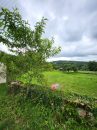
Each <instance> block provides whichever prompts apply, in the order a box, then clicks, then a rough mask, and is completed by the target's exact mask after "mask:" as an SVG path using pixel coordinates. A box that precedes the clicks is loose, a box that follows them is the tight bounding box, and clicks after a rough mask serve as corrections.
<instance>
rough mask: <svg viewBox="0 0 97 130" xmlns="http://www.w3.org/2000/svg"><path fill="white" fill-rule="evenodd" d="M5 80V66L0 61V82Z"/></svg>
mask: <svg viewBox="0 0 97 130" xmlns="http://www.w3.org/2000/svg"><path fill="white" fill-rule="evenodd" d="M5 82H6V67H5V66H4V65H3V64H1V63H0V83H5Z"/></svg>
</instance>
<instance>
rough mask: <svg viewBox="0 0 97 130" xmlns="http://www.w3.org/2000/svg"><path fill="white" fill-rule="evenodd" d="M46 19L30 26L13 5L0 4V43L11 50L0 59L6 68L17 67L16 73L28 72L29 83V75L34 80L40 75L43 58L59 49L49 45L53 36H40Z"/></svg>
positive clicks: (52, 41)
mask: <svg viewBox="0 0 97 130" xmlns="http://www.w3.org/2000/svg"><path fill="white" fill-rule="evenodd" d="M46 20H47V19H45V18H42V20H41V21H40V22H37V23H36V25H35V29H34V30H32V29H31V27H30V25H29V23H28V22H27V21H25V20H22V17H21V15H20V14H19V12H18V10H17V9H14V10H13V11H9V10H8V9H4V8H3V9H2V10H1V12H0V44H1V43H2V44H4V45H6V46H7V47H8V49H9V50H10V52H12V54H11V55H5V56H4V59H5V60H4V61H3V62H4V64H6V66H7V68H9V67H8V66H10V67H12V66H13V68H14V69H13V72H14V73H15V70H16V71H17V70H18V71H19V72H18V74H17V77H18V75H20V74H22V72H25V73H27V72H28V73H29V83H30V82H31V79H32V78H33V77H35V78H36V79H37V80H40V79H42V78H43V75H42V72H43V70H44V64H45V63H46V59H47V58H49V57H50V56H54V55H55V54H57V53H58V52H59V51H60V47H58V48H56V47H53V43H54V39H51V40H50V39H47V38H43V37H42V35H43V33H44V28H45V25H46ZM21 68H22V69H21ZM8 71H9V70H8ZM8 73H10V72H8ZM40 81H41V80H40Z"/></svg>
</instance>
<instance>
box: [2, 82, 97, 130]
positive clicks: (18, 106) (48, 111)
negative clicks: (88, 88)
mask: <svg viewBox="0 0 97 130" xmlns="http://www.w3.org/2000/svg"><path fill="white" fill-rule="evenodd" d="M28 88H29V89H27V90H28V93H27V91H24V90H25V88H22V89H21V91H20V92H19V93H17V94H15V95H14V93H13V94H8V90H7V87H6V85H4V84H2V85H0V92H1V96H0V129H1V130H3V129H5V130H7V129H10V130H11V129H12V130H13V129H14V130H22V129H23V130H38V129H39V130H45V129H47V130H64V129H66V130H71V129H73V130H75V128H76V130H96V129H97V122H96V119H97V114H96V110H97V106H96V105H94V104H95V103H94V102H95V100H96V99H95V98H93V99H91V98H88V97H84V96H83V97H82V96H80V95H78V94H67V95H68V96H67V95H66V96H65V97H64V94H63V93H62V92H59V91H58V92H52V91H51V90H50V89H49V88H43V87H41V86H38V85H33V87H32V90H33V91H34V93H33V92H32V94H31V93H30V95H29V92H31V86H29V87H28ZM23 89H24V90H23ZM33 94H34V95H33ZM31 95H32V96H31ZM63 97H64V98H65V100H66V101H68V100H70V102H68V103H65V102H64V100H63V99H62V98H63ZM69 97H73V98H71V99H72V100H71V99H70V98H69ZM75 99H80V100H82V99H83V101H82V102H83V103H86V102H85V101H86V99H87V102H88V103H86V104H87V105H90V108H91V112H92V113H93V115H90V116H91V117H85V118H83V117H80V116H79V115H78V111H77V109H76V108H77V106H76V105H73V104H71V102H73V101H75Z"/></svg>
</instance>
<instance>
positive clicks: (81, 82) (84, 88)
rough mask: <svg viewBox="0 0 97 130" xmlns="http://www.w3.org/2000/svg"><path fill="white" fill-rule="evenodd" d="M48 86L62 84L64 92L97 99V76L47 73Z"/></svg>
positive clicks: (57, 72) (61, 87)
mask: <svg viewBox="0 0 97 130" xmlns="http://www.w3.org/2000/svg"><path fill="white" fill-rule="evenodd" d="M45 77H46V79H47V81H48V85H49V86H51V84H53V83H58V84H60V89H61V90H62V91H64V92H67V91H69V92H74V93H78V94H82V95H87V96H90V97H96V98H97V74H95V73H94V74H93V73H82V72H81V73H79V72H78V73H73V72H70V73H65V72H60V71H50V72H45Z"/></svg>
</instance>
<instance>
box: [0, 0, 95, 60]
mask: <svg viewBox="0 0 97 130" xmlns="http://www.w3.org/2000/svg"><path fill="white" fill-rule="evenodd" d="M1 7H7V8H9V9H11V10H12V8H15V7H17V8H18V9H19V11H20V13H21V15H22V16H23V19H26V20H28V21H29V23H30V24H31V27H32V28H33V27H34V25H35V23H36V22H37V21H39V20H40V19H41V18H42V17H43V16H44V17H46V18H48V22H47V25H46V29H45V37H48V38H51V37H54V38H55V46H61V48H62V49H61V53H60V54H58V55H56V56H55V57H52V58H50V59H49V60H80V61H89V60H96V61H97V0H0V8H1ZM0 49H2V50H6V49H7V48H6V47H4V46H3V45H1V44H0Z"/></svg>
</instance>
